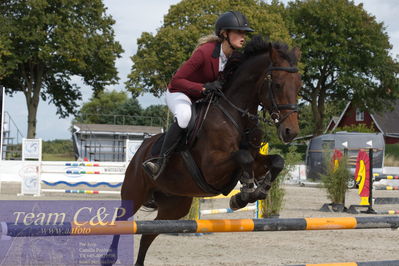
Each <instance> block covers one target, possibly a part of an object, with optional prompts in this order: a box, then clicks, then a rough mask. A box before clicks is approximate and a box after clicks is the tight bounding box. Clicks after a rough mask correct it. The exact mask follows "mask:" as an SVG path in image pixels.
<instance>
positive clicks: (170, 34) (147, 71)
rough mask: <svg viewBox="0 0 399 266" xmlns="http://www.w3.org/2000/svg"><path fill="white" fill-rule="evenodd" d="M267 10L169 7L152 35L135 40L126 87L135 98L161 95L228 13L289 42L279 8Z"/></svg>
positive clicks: (255, 5) (207, 3) (224, 1)
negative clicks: (201, 40)
mask: <svg viewBox="0 0 399 266" xmlns="http://www.w3.org/2000/svg"><path fill="white" fill-rule="evenodd" d="M269 7H270V6H269V5H268V4H266V3H264V2H263V1H257V0H233V1H232V0H220V1H214V0H182V1H181V2H179V3H178V4H176V5H172V6H171V7H170V9H169V12H168V14H166V15H165V17H164V24H163V25H162V26H161V27H160V28H159V29H158V31H157V33H156V34H155V35H153V34H151V33H148V32H144V33H142V35H141V37H140V38H139V39H138V40H137V45H138V49H137V53H136V54H135V55H133V56H132V58H131V59H132V61H133V67H132V70H131V73H130V74H129V76H128V78H129V80H128V81H127V82H126V86H127V87H128V88H129V90H130V91H132V92H133V93H134V95H140V94H142V93H145V92H150V93H152V94H154V95H155V96H160V95H161V94H162V92H163V91H164V90H165V88H166V86H167V83H168V82H169V80H170V78H171V77H172V75H173V73H174V72H175V71H176V70H177V69H178V67H179V66H180V65H181V64H182V63H183V62H184V61H185V60H187V59H188V58H189V57H190V55H191V53H192V52H193V50H194V48H195V46H196V44H197V40H198V39H199V38H200V37H201V36H205V35H208V34H211V33H213V32H214V24H215V22H216V19H217V17H218V15H220V14H222V13H224V12H226V11H228V10H236V11H241V12H243V13H244V14H245V15H246V17H247V18H248V20H249V22H250V25H251V27H252V28H254V29H255V30H256V33H261V34H268V35H270V37H271V38H272V39H273V40H282V41H285V42H288V43H290V39H289V38H288V30H287V29H286V27H285V23H284V21H283V19H282V18H281V16H280V14H278V13H277V11H276V10H277V9H278V8H275V9H269ZM272 11H274V12H275V13H272Z"/></svg>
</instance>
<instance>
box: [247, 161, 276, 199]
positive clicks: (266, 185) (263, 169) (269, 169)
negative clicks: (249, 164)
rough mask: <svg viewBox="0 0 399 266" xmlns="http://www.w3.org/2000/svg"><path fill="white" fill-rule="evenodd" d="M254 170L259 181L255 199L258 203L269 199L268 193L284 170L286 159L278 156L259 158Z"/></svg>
mask: <svg viewBox="0 0 399 266" xmlns="http://www.w3.org/2000/svg"><path fill="white" fill-rule="evenodd" d="M258 158H259V159H258ZM254 169H255V176H256V178H257V180H259V183H258V187H257V188H256V190H255V193H254V199H253V201H256V200H262V199H265V198H266V197H267V192H268V191H269V190H270V188H271V186H272V183H273V182H274V181H275V180H276V178H277V176H278V175H279V174H280V172H281V171H282V170H283V169H284V159H283V158H282V157H281V156H280V155H277V154H275V155H267V156H262V157H257V160H256V161H255V167H254Z"/></svg>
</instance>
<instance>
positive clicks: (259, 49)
mask: <svg viewBox="0 0 399 266" xmlns="http://www.w3.org/2000/svg"><path fill="white" fill-rule="evenodd" d="M270 45H271V46H272V47H273V48H274V49H275V50H277V52H278V53H279V55H280V57H282V58H284V59H285V60H287V61H288V62H289V63H290V64H291V66H294V65H296V64H297V61H298V59H297V58H296V56H295V54H294V52H293V51H292V50H289V47H288V45H287V44H285V43H282V42H270V40H269V38H268V37H265V38H263V37H262V36H261V35H255V36H254V37H252V39H251V41H249V43H248V44H247V45H246V46H245V48H244V51H243V52H238V51H235V52H233V54H232V55H231V56H230V57H229V60H228V61H227V63H226V66H225V68H224V71H223V79H224V81H225V84H227V83H229V82H230V81H231V79H232V78H233V77H234V74H235V72H236V70H237V69H238V68H239V67H240V66H241V65H242V64H243V63H244V62H246V61H247V60H249V59H251V58H253V57H255V56H257V55H260V54H263V53H267V52H269V49H270Z"/></svg>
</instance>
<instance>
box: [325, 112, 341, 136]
mask: <svg viewBox="0 0 399 266" xmlns="http://www.w3.org/2000/svg"><path fill="white" fill-rule="evenodd" d="M339 120H340V118H339V117H338V116H333V117H332V118H331V120H330V122H329V123H328V125H327V127H326V130H324V134H326V133H327V132H328V129H329V128H330V126H331V125H332V123H334V127H333V128H335V127H336V125H337V124H338V122H339Z"/></svg>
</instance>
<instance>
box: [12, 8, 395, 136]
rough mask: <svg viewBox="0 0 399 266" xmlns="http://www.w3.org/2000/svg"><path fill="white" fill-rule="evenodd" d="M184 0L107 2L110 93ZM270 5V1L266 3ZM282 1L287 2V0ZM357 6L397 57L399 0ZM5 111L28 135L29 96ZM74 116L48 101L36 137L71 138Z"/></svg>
mask: <svg viewBox="0 0 399 266" xmlns="http://www.w3.org/2000/svg"><path fill="white" fill-rule="evenodd" d="M178 2H180V0H147V1H132V0H104V4H105V6H106V7H107V8H108V10H107V14H110V15H111V16H112V17H113V18H114V20H115V21H116V22H115V25H114V30H115V39H116V40H117V41H118V42H120V44H121V45H122V48H123V49H124V51H125V52H124V53H123V54H122V57H121V58H119V59H117V61H116V67H117V69H118V72H119V74H118V76H119V78H120V80H119V84H117V85H113V86H112V87H108V88H107V89H108V90H112V89H115V90H118V91H125V86H124V82H125V81H126V80H127V75H128V74H129V73H130V70H131V67H132V61H131V59H130V57H131V56H132V55H134V54H135V53H136V51H137V44H136V41H137V39H138V38H139V37H140V36H141V33H142V32H151V33H156V31H157V29H158V28H160V27H161V26H162V24H163V17H164V15H166V14H167V12H168V10H169V7H170V5H174V4H177V3H178ZM266 2H270V0H269V1H266ZM282 2H284V3H287V0H283V1H282ZM355 3H356V4H359V3H363V4H364V9H365V10H366V11H367V12H368V13H370V14H372V15H374V16H375V17H376V19H377V21H378V22H383V23H384V25H385V27H386V32H387V33H388V35H389V38H390V43H391V44H392V45H393V49H392V52H391V55H392V56H394V57H396V55H398V54H399V23H397V21H398V20H397V15H398V14H399V5H398V0H355ZM73 82H75V83H77V84H78V85H80V86H81V88H82V94H83V100H82V101H80V102H79V104H80V105H81V104H82V103H84V102H87V101H88V100H89V99H90V97H91V89H90V88H88V87H87V86H85V85H83V83H82V82H81V81H80V79H74V80H73ZM138 99H139V102H140V104H141V106H142V107H143V108H145V107H148V106H150V105H152V104H164V103H165V101H164V98H163V97H161V98H156V97H153V96H152V95H144V96H141V97H139V98H138ZM5 111H7V112H8V113H9V114H10V115H11V117H12V119H13V120H14V121H15V123H16V124H17V127H18V128H19V130H21V131H22V133H23V134H24V136H26V132H27V116H28V111H27V107H26V102H25V97H24V96H23V94H22V93H17V94H14V96H13V97H10V96H6V98H5ZM72 119H73V117H69V118H66V119H60V118H59V117H58V116H57V115H56V108H55V107H54V106H53V105H52V104H49V103H48V102H44V101H40V103H39V108H38V114H37V129H36V137H37V138H42V139H43V140H53V139H70V138H71V133H70V130H69V128H70V127H71V121H72Z"/></svg>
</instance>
